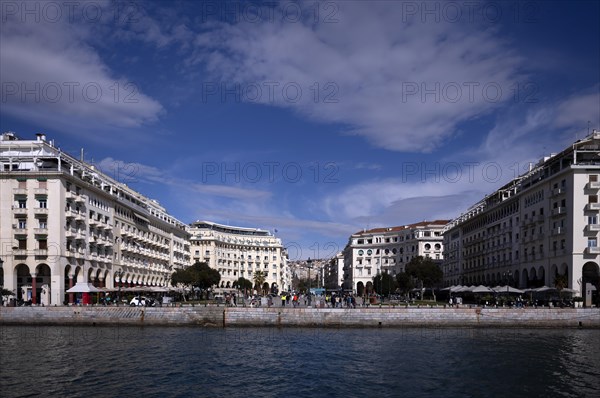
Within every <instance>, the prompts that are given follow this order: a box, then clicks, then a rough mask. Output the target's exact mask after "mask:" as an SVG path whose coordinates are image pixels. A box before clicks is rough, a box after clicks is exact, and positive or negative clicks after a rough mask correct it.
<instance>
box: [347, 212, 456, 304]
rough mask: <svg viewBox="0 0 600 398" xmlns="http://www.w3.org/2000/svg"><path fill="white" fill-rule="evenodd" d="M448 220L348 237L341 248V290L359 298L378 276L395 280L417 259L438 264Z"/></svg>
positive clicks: (369, 288)
mask: <svg viewBox="0 0 600 398" xmlns="http://www.w3.org/2000/svg"><path fill="white" fill-rule="evenodd" d="M447 223H448V220H436V221H423V222H419V223H416V224H410V225H404V226H399V227H387V228H375V229H370V230H364V231H361V232H357V233H355V234H353V235H352V236H350V239H349V240H348V244H347V245H346V247H345V248H344V251H343V255H344V283H343V288H344V289H346V290H352V291H353V292H355V293H357V294H358V295H362V294H363V292H364V290H365V289H367V290H368V291H372V286H373V277H374V276H375V275H377V274H378V273H384V272H386V273H388V274H391V275H392V276H395V275H396V274H397V273H399V272H404V267H405V266H406V264H407V263H409V262H410V260H412V259H413V258H414V257H416V256H423V257H429V258H431V259H432V260H434V261H439V262H440V263H441V260H442V255H443V241H442V239H443V238H442V233H441V232H442V230H443V228H444V226H445V225H446V224H447Z"/></svg>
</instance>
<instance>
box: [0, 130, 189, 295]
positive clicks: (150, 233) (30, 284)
mask: <svg viewBox="0 0 600 398" xmlns="http://www.w3.org/2000/svg"><path fill="white" fill-rule="evenodd" d="M188 238H189V234H188V233H187V232H186V225H185V224H184V223H182V222H180V221H178V220H177V219H175V218H174V217H173V216H171V215H169V214H168V213H167V211H166V210H165V209H164V208H163V207H162V206H161V205H160V204H159V203H158V202H156V201H154V200H151V199H149V198H147V197H145V196H143V195H142V194H140V193H138V192H136V191H134V190H133V189H131V188H129V187H128V186H127V185H125V184H123V183H120V182H118V181H116V180H115V179H113V178H111V177H109V176H108V175H106V174H105V173H103V172H102V171H101V170H99V169H98V168H97V167H94V166H93V165H90V164H88V163H86V162H84V161H83V160H82V159H76V158H75V157H73V156H70V155H69V154H67V153H65V152H63V151H61V149H60V148H58V147H56V146H55V145H54V143H53V142H52V141H48V140H46V137H45V135H43V134H38V135H37V138H36V139H35V140H22V139H19V137H17V135H16V134H15V133H12V132H7V133H3V134H2V136H1V138H0V259H1V260H2V270H1V272H0V277H1V279H0V285H3V286H4V288H5V289H8V290H11V291H12V292H13V293H14V294H15V295H16V296H17V297H18V298H19V299H23V300H25V301H26V300H31V301H32V302H33V303H34V304H44V305H61V304H63V303H65V301H67V302H68V301H72V300H73V295H69V294H65V291H66V290H67V289H69V288H70V287H72V286H73V285H74V283H77V282H83V283H90V284H93V285H94V286H96V287H107V288H115V287H117V286H138V285H140V286H142V285H143V286H167V285H168V284H169V281H170V275H171V273H172V272H173V271H174V270H175V269H177V268H182V267H186V266H188V265H189V264H190V263H191V252H190V244H189V240H188Z"/></svg>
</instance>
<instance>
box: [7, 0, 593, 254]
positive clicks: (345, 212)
mask: <svg viewBox="0 0 600 398" xmlns="http://www.w3.org/2000/svg"><path fill="white" fill-rule="evenodd" d="M599 20H600V6H599V3H598V2H593V1H581V2H577V1H568V2H560V1H539V2H536V1H534V2H494V1H491V2H490V1H474V2H436V1H429V2H422V1H418V2H410V1H404V2H401V1H305V2H290V1H272V2H235V1H230V2H222V1H216V0H215V1H174V2H167V1H164V2H133V1H131V2H129V1H126V2H118V3H115V2H110V1H87V2H78V1H75V2H36V1H27V2H19V1H5V2H2V9H1V21H2V23H1V28H0V29H1V36H0V67H1V68H0V80H1V83H2V98H1V103H0V105H1V108H0V127H1V130H2V131H6V130H12V131H15V132H17V133H18V134H19V135H20V136H21V137H23V138H31V137H33V135H34V134H35V133H36V132H45V133H46V134H47V135H48V138H51V139H54V140H55V142H56V144H57V145H58V146H60V147H61V148H62V149H63V150H65V151H68V152H70V153H73V154H78V153H79V150H80V148H84V149H85V154H86V160H87V161H90V162H93V163H94V164H96V165H97V166H98V167H100V168H101V169H102V170H103V171H105V172H107V173H108V174H110V175H112V176H113V177H115V178H117V179H119V180H120V181H123V182H125V183H127V184H128V185H129V186H131V187H132V188H134V189H136V190H138V191H140V192H141V193H143V194H145V195H147V196H149V197H152V198H155V199H157V200H158V201H159V202H160V203H161V204H163V205H164V206H165V207H166V208H167V209H168V211H169V212H170V213H172V214H173V215H175V216H176V217H178V218H179V219H181V220H182V221H184V222H188V223H189V222H192V221H194V220H198V219H205V220H211V221H216V222H221V223H228V224H233V225H239V226H248V227H259V228H264V229H268V230H271V231H274V230H275V229H276V230H277V231H278V232H277V235H278V236H280V237H281V238H282V239H283V242H284V244H285V245H286V246H288V247H290V257H291V258H292V259H298V258H306V257H309V256H310V257H313V258H314V257H328V256H331V255H333V254H335V252H336V251H338V250H341V249H342V248H343V247H344V245H345V244H346V242H347V239H348V236H349V235H350V234H352V233H354V232H356V231H358V230H360V229H362V228H374V227H378V226H393V225H402V224H407V223H413V222H418V221H422V220H433V219H440V218H453V217H455V216H458V215H459V214H460V213H461V212H463V211H465V210H466V209H467V208H468V207H469V206H470V205H472V204H473V203H475V202H477V201H478V200H479V199H481V198H482V197H483V196H484V195H486V194H487V193H490V192H492V191H493V190H494V189H496V188H498V187H499V186H501V185H502V184H503V183H505V182H507V181H509V180H510V179H511V178H514V177H515V176H517V175H519V174H520V173H522V172H523V171H524V170H525V169H526V168H527V167H528V165H529V162H537V161H538V160H539V159H540V158H541V157H543V156H544V155H548V154H550V153H551V152H557V151H560V150H561V149H563V148H564V147H565V146H566V145H568V144H569V143H571V142H572V141H574V140H575V139H576V138H582V137H583V136H584V135H586V133H587V131H588V128H592V129H593V128H596V129H599V128H600V115H599V113H600V95H599V89H600V60H599V57H600V55H599V54H600V43H599V37H600V29H599V22H598V21H599Z"/></svg>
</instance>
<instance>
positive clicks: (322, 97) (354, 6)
mask: <svg viewBox="0 0 600 398" xmlns="http://www.w3.org/2000/svg"><path fill="white" fill-rule="evenodd" d="M335 4H336V7H338V8H339V9H338V13H337V14H336V20H337V22H336V23H316V24H315V23H311V21H305V22H304V23H300V22H297V23H289V22H286V21H279V20H276V21H265V22H263V23H249V22H247V21H243V20H242V21H239V22H237V23H225V22H222V23H217V22H215V23H214V24H213V26H211V28H212V29H211V30H210V31H208V32H203V33H201V34H199V35H197V37H196V41H195V45H196V49H195V52H194V54H193V55H192V56H191V57H190V58H189V60H188V63H189V65H190V66H194V65H198V64H202V65H204V66H205V67H206V69H207V70H208V71H209V73H210V76H211V77H209V78H211V79H213V80H212V81H213V83H215V85H214V86H211V87H210V89H211V90H212V91H210V94H214V95H221V94H222V93H221V91H222V90H224V89H225V88H223V85H225V86H226V87H228V88H229V89H230V90H231V89H234V87H235V85H236V84H237V85H239V87H240V88H239V91H240V92H241V98H242V100H243V99H245V100H247V101H250V102H258V103H263V104H269V105H274V106H280V107H288V108H291V109H294V110H296V111H298V112H300V113H301V114H303V115H306V116H308V117H310V118H313V119H315V120H319V121H323V122H327V123H339V124H341V125H343V126H345V127H344V130H343V131H344V132H345V133H347V134H356V135H360V136H363V137H365V138H366V139H367V140H368V141H369V142H371V143H372V144H373V145H375V146H377V147H382V148H386V149H390V150H397V151H425V152H428V151H432V150H433V149H435V148H436V147H438V146H439V145H440V143H441V142H442V141H443V140H444V139H445V138H448V137H450V136H452V135H453V134H455V133H456V129H457V126H458V124H459V123H461V122H464V121H467V120H470V119H472V118H475V117H479V116H481V115H482V114H485V113H486V112H489V111H490V110H492V109H495V108H497V107H498V105H499V104H503V103H505V102H507V101H510V100H511V98H512V97H511V95H510V94H509V91H510V90H509V87H511V85H512V84H513V83H514V82H515V80H516V79H518V78H519V77H520V74H519V72H518V69H519V67H520V65H521V62H522V60H521V59H520V58H519V57H518V56H516V55H515V54H514V53H513V52H511V51H510V49H509V47H508V44H507V43H506V42H504V41H502V40H500V39H498V38H497V36H496V32H495V30H494V29H493V28H492V27H487V28H486V29H482V28H481V26H480V25H479V24H475V23H471V24H469V23H450V22H448V21H443V22H439V23H435V22H433V23H420V21H419V20H418V19H415V20H406V19H405V16H404V15H403V11H405V10H404V8H403V6H402V3H401V2H362V1H352V2H336V3H335ZM354 26H360V29H355V28H353V27H354ZM299 49H302V50H301V51H299ZM269 87H272V88H273V91H272V92H271V91H269V90H270V89H269ZM245 90H246V91H245ZM207 91H208V90H207ZM300 92H301V93H302V95H298V93H300ZM244 94H246V95H244ZM267 94H269V95H267Z"/></svg>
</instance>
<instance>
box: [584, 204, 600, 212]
mask: <svg viewBox="0 0 600 398" xmlns="http://www.w3.org/2000/svg"><path fill="white" fill-rule="evenodd" d="M585 210H586V211H597V210H600V203H588V204H587V205H585Z"/></svg>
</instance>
